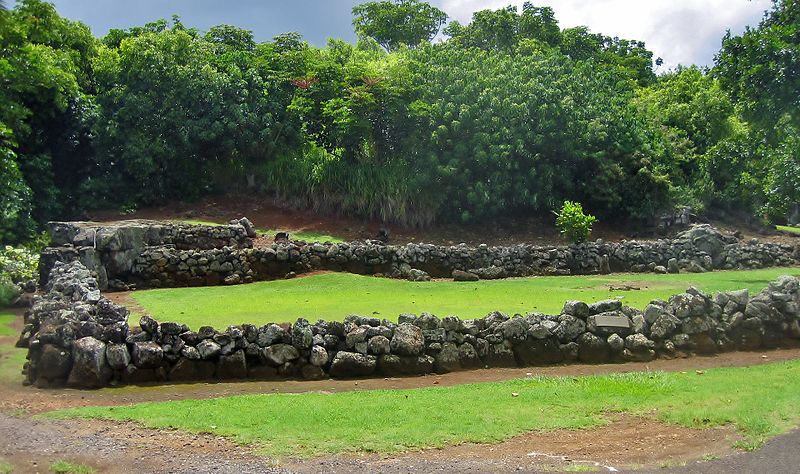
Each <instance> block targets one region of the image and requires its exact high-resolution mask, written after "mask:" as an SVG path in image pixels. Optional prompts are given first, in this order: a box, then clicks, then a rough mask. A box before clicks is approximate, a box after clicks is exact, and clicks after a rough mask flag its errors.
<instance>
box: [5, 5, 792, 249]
mask: <svg viewBox="0 0 800 474" xmlns="http://www.w3.org/2000/svg"><path fill="white" fill-rule="evenodd" d="M353 14H354V22H353V24H354V28H355V30H356V32H357V33H358V35H359V38H360V39H359V40H358V42H357V43H356V44H350V43H347V42H344V41H341V40H337V39H331V40H329V42H328V44H327V45H326V46H325V47H321V48H318V47H314V46H311V45H309V44H308V43H306V42H304V41H303V39H302V38H301V37H300V36H299V35H298V34H296V33H286V34H282V35H279V36H277V37H275V38H274V39H273V40H272V41H267V42H262V43H258V42H256V41H255V40H254V39H253V34H252V33H251V32H250V31H247V30H243V29H241V28H237V27H235V26H232V25H219V26H215V27H212V28H210V29H209V30H208V31H199V30H197V29H195V28H192V27H190V26H188V25H184V24H183V23H182V22H181V20H180V19H179V18H177V17H175V18H173V19H172V20H171V21H166V20H157V21H154V22H152V23H148V24H145V25H143V26H138V27H133V28H129V29H126V30H111V31H110V32H108V34H107V35H106V36H105V37H103V38H99V39H98V38H95V37H94V36H93V35H92V33H91V31H90V30H89V28H88V27H86V26H85V25H83V24H82V23H80V22H75V21H71V20H68V19H65V18H62V17H61V16H59V15H58V13H57V12H56V10H55V8H54V7H53V6H52V5H51V4H49V3H46V2H44V1H42V0H20V1H18V2H16V3H15V5H14V6H13V8H8V9H6V10H2V11H0V45H2V47H0V78H2V83H3V87H2V88H0V241H2V242H17V241H24V240H26V239H28V238H30V237H31V236H32V235H33V233H34V232H35V231H36V229H37V227H38V226H40V225H41V223H42V222H44V221H46V220H49V219H55V218H73V217H77V216H79V215H80V214H81V213H82V212H83V211H85V210H88V209H92V208H98V207H104V208H105V207H119V208H121V209H133V208H136V207H137V206H144V205H154V204H162V203H166V202H169V201H170V200H172V199H178V198H180V199H184V198H193V197H199V196H201V195H205V194H208V193H213V192H220V191H226V190H231V189H239V188H243V187H245V186H246V187H248V188H251V190H254V191H258V192H261V193H265V194H269V195H274V196H278V197H280V198H282V199H284V200H286V201H289V202H293V203H299V204H303V205H309V206H312V207H315V208H317V209H320V210H328V211H335V212H343V213H348V214H352V215H358V216H369V217H378V218H380V219H384V220H386V221H393V222H401V223H406V224H414V225H424V224H428V223H431V222H433V221H465V222H468V221H474V220H481V219H485V218H486V217H493V216H497V215H519V214H524V213H543V212H550V211H553V210H556V209H558V207H559V206H560V205H561V203H562V202H564V201H567V200H569V201H576V202H580V203H582V204H583V205H584V206H585V208H586V210H587V212H590V213H592V214H595V215H597V216H598V217H599V218H600V219H602V220H605V221H608V220H615V219H633V220H646V219H648V218H651V217H652V216H653V215H654V213H656V212H658V211H660V210H662V209H665V208H669V206H672V205H675V204H688V205H692V206H694V207H695V208H698V209H703V208H706V207H714V208H718V207H726V208H733V209H737V210H745V211H747V212H750V213H751V214H757V215H761V216H765V217H766V218H768V219H771V220H773V221H776V223H781V222H780V221H782V220H783V219H784V218H785V216H786V213H787V212H789V211H790V209H791V208H792V207H793V206H795V205H796V204H797V203H798V201H800V183H798V179H800V178H798V177H800V151H798V150H800V146H798V144H799V143H800V138H799V137H800V134H799V132H798V129H800V111H799V110H798V108H800V102H799V101H798V97H800V83H799V82H798V77H800V71H798V64H800V62H798V61H797V55H798V52H799V51H800V41H798V37H800V36H798V28H800V26H798V25H800V21H799V19H798V16H799V15H800V2H798V1H797V0H776V1H775V3H774V6H773V8H772V9H771V10H770V11H769V12H768V13H767V14H766V15H765V17H764V20H763V21H762V22H761V24H760V25H758V26H757V27H754V28H750V29H748V30H747V31H746V32H745V33H744V34H743V35H741V36H733V35H730V34H729V35H727V36H726V37H725V38H724V39H723V43H722V49H721V51H720V52H719V54H718V56H717V60H716V66H715V67H714V68H713V69H711V70H706V69H702V68H698V67H693V66H690V67H680V68H677V69H676V70H674V71H670V72H668V73H666V74H663V75H661V76H657V75H656V74H655V73H654V69H653V63H654V61H653V54H652V53H651V52H650V51H649V50H648V49H647V48H646V45H645V44H644V43H643V42H641V41H636V40H628V39H620V38H610V37H607V36H604V35H602V34H599V33H593V32H590V31H589V30H588V29H587V28H584V27H577V28H568V29H562V28H561V27H560V26H559V24H558V21H557V19H556V18H555V15H554V13H553V10H552V9H550V8H549V7H537V6H534V5H532V4H530V3H525V5H524V6H523V7H522V8H521V9H520V10H518V9H517V8H515V7H507V8H502V9H499V10H483V11H478V12H476V13H475V14H474V16H473V18H472V21H471V22H470V23H468V24H465V25H462V24H460V23H458V22H450V23H449V24H447V25H446V26H445V24H446V21H447V20H446V18H447V16H446V13H445V12H442V11H441V10H439V9H437V8H435V7H433V6H430V5H428V4H426V3H424V2H421V1H418V0H395V1H377V2H369V3H365V4H363V5H360V6H357V7H356V8H354V10H353ZM442 27H444V28H442ZM439 32H443V33H444V36H445V38H444V39H443V40H441V41H436V42H435V43H432V41H433V38H435V37H436V35H437V33H439ZM655 62H656V63H657V64H660V61H659V60H658V59H656V61H655Z"/></svg>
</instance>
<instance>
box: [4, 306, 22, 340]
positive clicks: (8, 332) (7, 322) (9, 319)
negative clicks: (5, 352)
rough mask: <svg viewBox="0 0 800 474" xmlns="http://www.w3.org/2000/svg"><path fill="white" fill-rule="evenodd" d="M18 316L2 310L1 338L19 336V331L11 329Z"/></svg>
mask: <svg viewBox="0 0 800 474" xmlns="http://www.w3.org/2000/svg"><path fill="white" fill-rule="evenodd" d="M14 319H16V316H14V315H13V314H12V313H10V312H8V311H4V310H2V309H0V336H17V335H18V334H17V331H15V330H14V329H13V328H12V327H11V323H13V322H14Z"/></svg>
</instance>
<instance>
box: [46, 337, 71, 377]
mask: <svg viewBox="0 0 800 474" xmlns="http://www.w3.org/2000/svg"><path fill="white" fill-rule="evenodd" d="M70 368H72V355H71V354H70V353H69V352H67V351H65V350H64V349H61V348H58V347H56V346H54V345H52V344H45V345H44V347H43V349H42V355H41V356H40V357H39V363H38V375H39V377H42V378H44V379H47V380H51V381H52V380H63V379H66V378H67V376H68V375H69V371H70Z"/></svg>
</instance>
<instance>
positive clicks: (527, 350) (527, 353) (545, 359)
mask: <svg viewBox="0 0 800 474" xmlns="http://www.w3.org/2000/svg"><path fill="white" fill-rule="evenodd" d="M514 354H515V355H516V359H517V361H518V362H519V364H520V365H523V366H531V365H547V364H557V363H559V362H561V361H562V360H564V356H563V354H561V348H560V346H559V344H558V341H557V340H555V339H554V338H547V339H535V338H528V339H527V340H526V341H525V342H523V343H521V344H517V345H515V346H514Z"/></svg>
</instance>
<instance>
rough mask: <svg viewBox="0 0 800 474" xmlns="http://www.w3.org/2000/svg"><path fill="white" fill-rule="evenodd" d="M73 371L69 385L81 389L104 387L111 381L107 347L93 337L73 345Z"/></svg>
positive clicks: (68, 381)
mask: <svg viewBox="0 0 800 474" xmlns="http://www.w3.org/2000/svg"><path fill="white" fill-rule="evenodd" d="M72 361H73V362H72V370H71V371H70V374H69V378H68V380H67V383H68V384H69V385H72V386H74V387H80V388H100V387H104V386H106V385H107V384H108V382H109V381H110V380H111V375H112V372H111V367H109V366H108V364H107V363H106V345H105V343H104V342H102V341H98V340H97V339H95V338H93V337H84V338H81V339H78V340H77V341H75V343H74V344H73V345H72Z"/></svg>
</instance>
